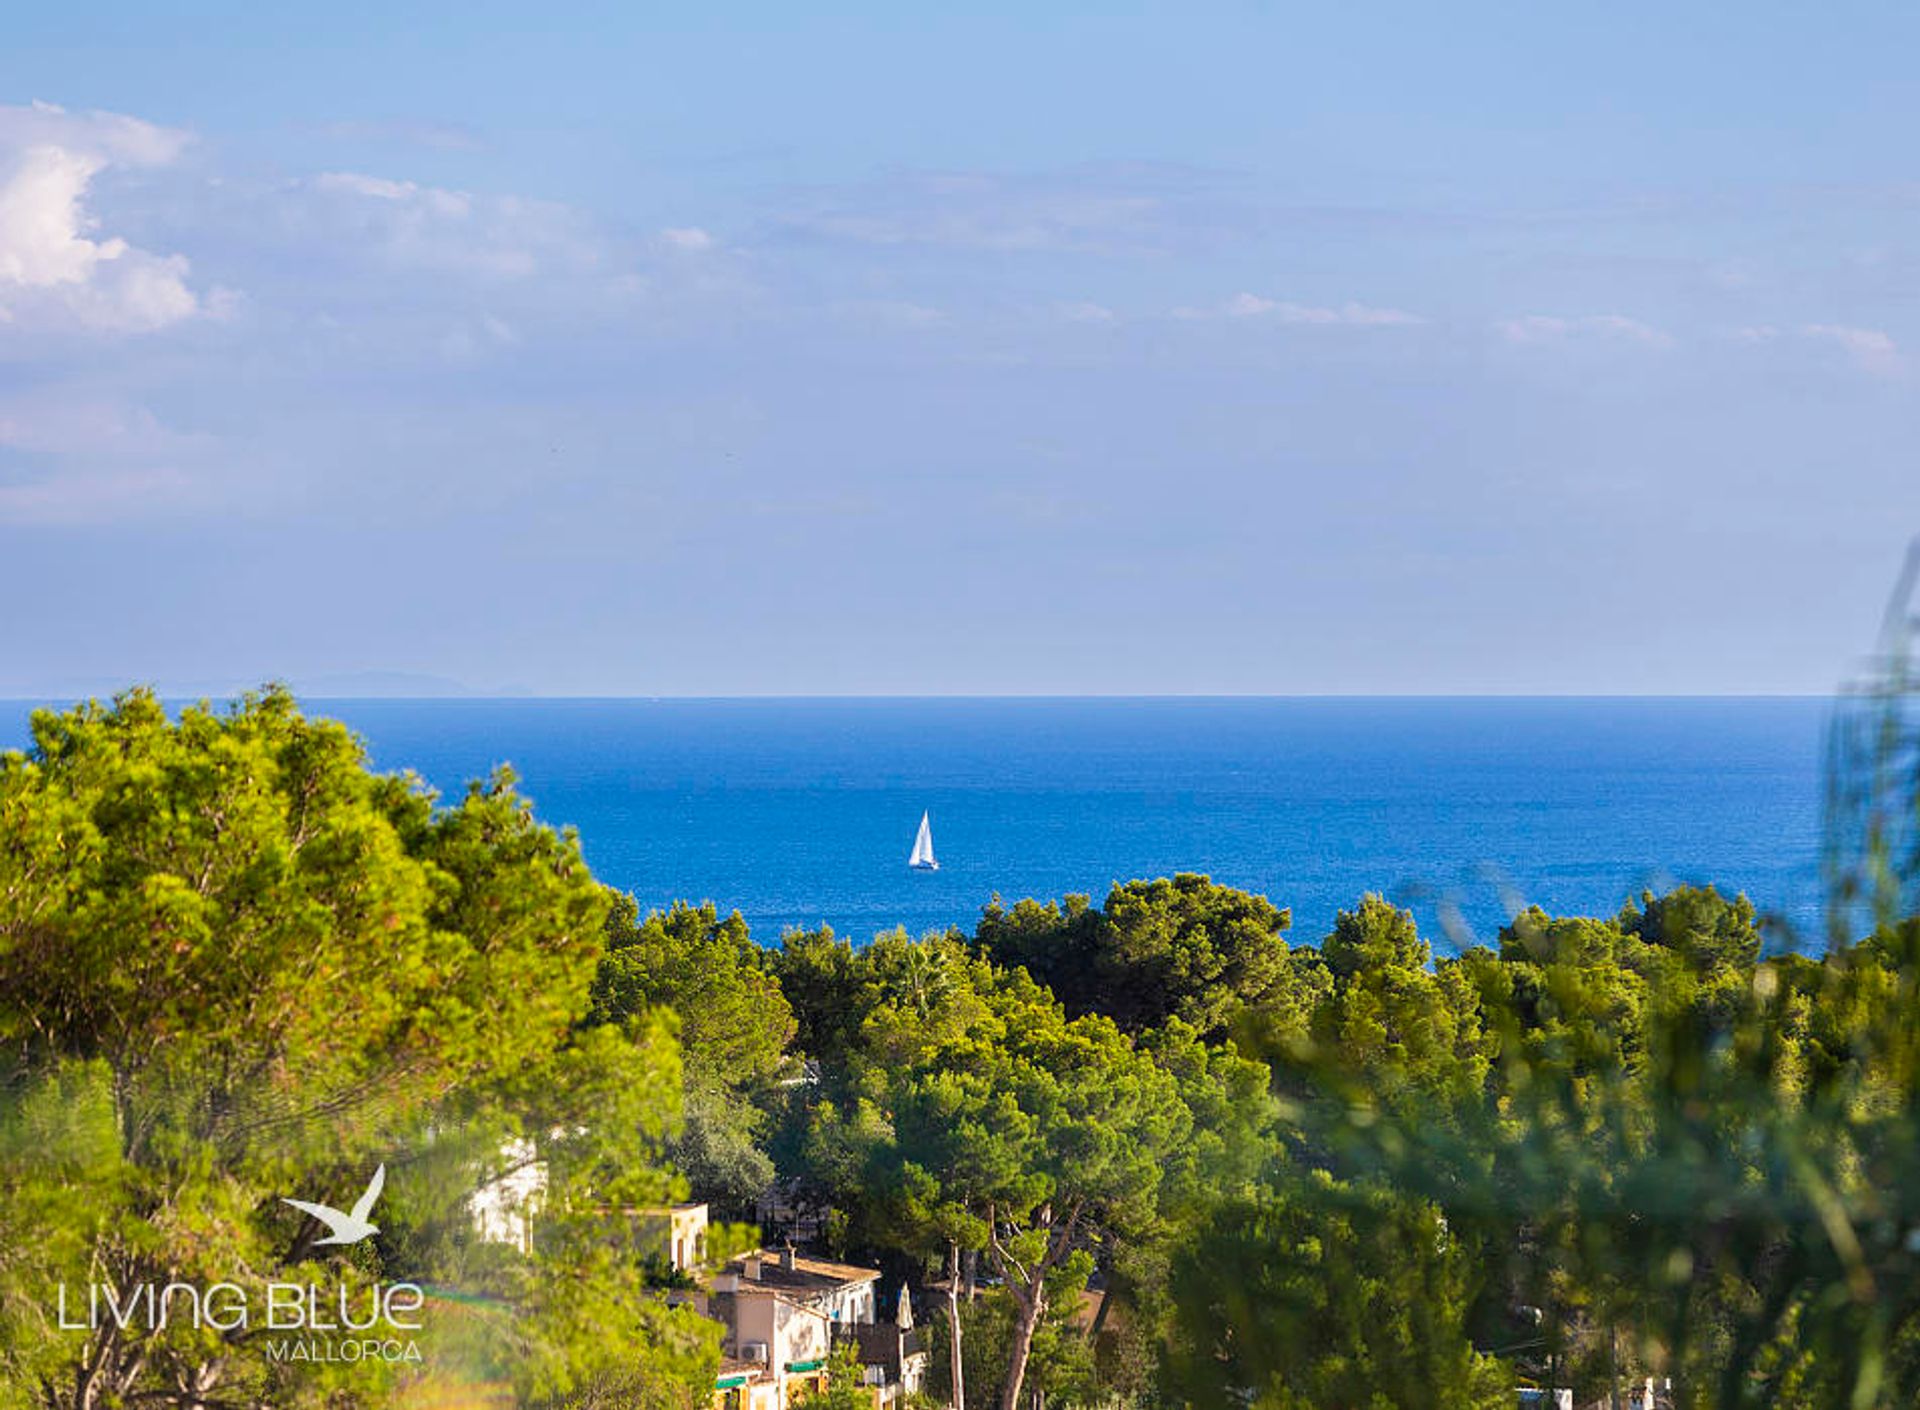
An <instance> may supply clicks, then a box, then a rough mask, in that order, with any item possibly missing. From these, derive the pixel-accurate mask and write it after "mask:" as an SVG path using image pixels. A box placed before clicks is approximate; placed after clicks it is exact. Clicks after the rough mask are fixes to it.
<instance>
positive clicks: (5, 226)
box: [0, 103, 203, 333]
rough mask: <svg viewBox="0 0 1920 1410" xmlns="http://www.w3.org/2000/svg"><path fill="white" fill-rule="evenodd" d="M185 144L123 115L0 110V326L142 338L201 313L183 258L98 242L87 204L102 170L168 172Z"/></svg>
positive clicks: (118, 241)
mask: <svg viewBox="0 0 1920 1410" xmlns="http://www.w3.org/2000/svg"><path fill="white" fill-rule="evenodd" d="M186 141H187V137H186V134H185V133H181V132H176V131H173V130H170V129H167V128H162V127H156V126H154V125H153V124H151V123H146V122H141V121H140V120H139V119H138V118H131V117H124V116H121V115H120V114H117V113H69V112H67V111H66V110H65V109H63V108H58V107H55V106H53V105H52V104H50V103H34V104H32V105H31V106H28V107H0V323H4V324H7V325H11V326H13V327H16V328H21V329H41V328H47V329H60V328H74V327H78V328H84V329H89V330H93V331H97V332H108V333H145V332H152V331H154V330H155V329H159V328H164V327H167V326H168V325H169V324H173V323H178V322H180V321H181V320H183V319H186V318H191V317H193V316H194V315H195V314H196V313H199V312H202V311H203V305H202V301H201V298H200V296H199V295H197V294H196V293H195V292H194V291H193V290H192V289H191V288H190V287H188V284H187V274H188V265H187V261H186V259H185V257H184V256H181V255H177V254H172V255H163V254H154V253H151V252H149V251H147V250H142V249H139V248H138V247H136V246H134V245H132V244H129V243H128V242H127V241H126V240H125V239H123V238H120V237H118V236H106V237H104V238H101V237H100V235H99V221H98V219H97V218H96V217H95V216H94V215H93V214H92V212H91V211H90V210H89V208H88V205H87V197H88V195H89V192H90V189H91V187H92V185H93V181H94V178H95V177H97V176H99V175H100V174H101V173H102V172H105V171H107V170H109V169H112V168H115V167H128V168H131V167H157V166H165V165H167V164H168V163H170V162H172V161H174V160H175V159H176V158H177V157H178V156H179V154H180V151H181V149H182V148H183V147H184V146H185V145H186Z"/></svg>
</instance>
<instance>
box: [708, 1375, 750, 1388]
mask: <svg viewBox="0 0 1920 1410" xmlns="http://www.w3.org/2000/svg"><path fill="white" fill-rule="evenodd" d="M746 1383H747V1378H746V1377H745V1376H743V1375H742V1376H721V1377H719V1378H718V1379H717V1380H715V1381H714V1383H713V1388H714V1389H715V1390H732V1389H733V1388H734V1387H735V1386H743V1385H745V1384H746Z"/></svg>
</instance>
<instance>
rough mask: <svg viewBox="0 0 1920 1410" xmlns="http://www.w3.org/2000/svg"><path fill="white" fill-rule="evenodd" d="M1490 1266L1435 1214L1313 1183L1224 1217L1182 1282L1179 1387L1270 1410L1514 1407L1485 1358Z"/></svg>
mask: <svg viewBox="0 0 1920 1410" xmlns="http://www.w3.org/2000/svg"><path fill="white" fill-rule="evenodd" d="M1482 1266H1483V1265H1482V1259H1481V1257H1480V1254H1479V1251H1478V1250H1476V1249H1473V1248H1470V1247H1466V1246H1463V1245H1462V1243H1461V1242H1460V1240H1459V1238H1458V1237H1457V1235H1456V1234H1455V1233H1454V1231H1453V1230H1451V1229H1450V1228H1449V1227H1448V1225H1447V1223H1446V1221H1445V1220H1444V1219H1443V1218H1442V1217H1441V1216H1440V1214H1439V1212H1438V1211H1437V1210H1435V1209H1434V1208H1433V1207H1432V1206H1431V1205H1428V1204H1424V1203H1419V1202H1415V1201H1410V1200H1408V1199H1406V1198H1404V1197H1402V1196H1399V1195H1397V1194H1395V1193H1393V1192H1391V1191H1387V1190H1383V1189H1379V1188H1356V1187H1353V1186H1349V1185H1345V1184H1342V1183H1341V1182H1339V1181H1336V1180H1335V1179H1334V1178H1333V1177H1331V1176H1330V1175H1328V1174H1327V1173H1326V1172H1324V1171H1313V1172H1308V1173H1306V1174H1305V1175H1304V1177H1303V1178H1298V1179H1293V1180H1290V1181H1288V1182H1287V1183H1286V1184H1285V1186H1284V1187H1283V1188H1282V1189H1280V1190H1277V1191H1275V1192H1273V1193H1271V1194H1267V1195H1263V1196H1260V1197H1257V1198H1255V1199H1251V1200H1245V1201H1234V1202H1231V1203H1229V1204H1226V1205H1224V1206H1222V1207H1221V1208H1220V1209H1219V1210H1218V1212H1217V1213H1216V1214H1215V1215H1214V1217H1213V1218H1212V1220H1210V1221H1209V1223H1208V1225H1207V1226H1206V1228H1205V1229H1204V1231H1203V1232H1202V1233H1201V1235H1200V1237H1199V1238H1198V1239H1196V1240H1195V1241H1194V1243H1193V1244H1192V1245H1191V1246H1190V1247H1188V1248H1187V1249H1186V1250H1184V1251H1183V1252H1182V1254H1181V1256H1180V1259H1179V1261H1178V1263H1177V1265H1176V1268H1175V1273H1174V1292H1175V1298H1176V1301H1177V1302H1178V1304H1179V1308H1180V1330H1181V1333H1182V1335H1181V1336H1180V1337H1179V1338H1177V1339H1176V1340H1175V1342H1174V1343H1173V1345H1174V1356H1173V1362H1172V1366H1171V1368H1170V1380H1171V1383H1172V1389H1173V1390H1174V1392H1175V1393H1176V1395H1178V1396H1179V1397H1180V1398H1182V1399H1183V1400H1186V1401H1188V1402H1191V1403H1196V1404H1202V1405H1219V1404H1225V1403H1227V1402H1229V1401H1236V1400H1240V1399H1243V1398H1246V1397H1249V1396H1250V1397H1251V1400H1250V1403H1251V1404H1253V1405H1256V1406H1259V1407H1262V1410H1320V1407H1323V1406H1334V1405H1355V1406H1366V1407H1368V1410H1495V1407H1499V1410H1505V1407H1507V1406H1510V1405H1512V1404H1513V1389H1512V1387H1513V1375H1512V1372H1511V1370H1510V1369H1509V1368H1508V1367H1506V1366H1503V1365H1502V1364H1500V1362H1498V1361H1497V1360H1496V1359H1494V1358H1493V1357H1491V1356H1489V1355H1486V1354H1485V1353H1483V1352H1480V1351H1478V1350H1476V1349H1475V1347H1474V1345H1473V1342H1472V1340H1471V1338H1470V1336H1469V1335H1468V1317H1469V1313H1470V1310H1471V1307H1472V1304H1473V1301H1474V1298H1475V1295H1476V1293H1477V1291H1478V1286H1477V1285H1478V1282H1479V1277H1480V1269H1481V1267H1482Z"/></svg>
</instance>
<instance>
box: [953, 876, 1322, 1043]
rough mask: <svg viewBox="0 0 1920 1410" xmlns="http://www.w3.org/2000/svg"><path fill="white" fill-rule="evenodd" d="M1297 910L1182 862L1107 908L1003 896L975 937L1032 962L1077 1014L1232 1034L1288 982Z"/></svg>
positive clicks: (1007, 956)
mask: <svg viewBox="0 0 1920 1410" xmlns="http://www.w3.org/2000/svg"><path fill="white" fill-rule="evenodd" d="M1288 922H1289V915H1288V913H1287V912H1286V911H1282V910H1278V909H1276V908H1275V907H1274V906H1273V905H1271V904H1270V903H1269V902H1268V901H1267V899H1266V898H1265V897H1264V896H1252V895H1249V894H1247V893H1246V892H1244V891H1235V890H1233V889H1232V888H1230V887H1226V886H1216V885H1214V884H1213V883H1212V882H1211V881H1209V880H1208V879H1207V878H1206V877H1204V876H1195V875H1191V874H1186V873H1183V874H1181V875H1179V876H1176V877H1173V878H1172V879H1171V880H1167V879H1162V880H1159V881H1130V882H1128V883H1126V884H1125V885H1124V886H1115V887H1114V888H1113V889H1112V891H1110V892H1109V893H1108V895H1107V901H1106V905H1105V907H1104V908H1103V909H1100V910H1095V909H1092V908H1091V907H1090V906H1089V905H1088V898H1087V897H1085V896H1069V897H1068V898H1067V900H1066V904H1065V906H1064V907H1061V906H1058V905H1055V904H1052V903H1049V904H1047V905H1044V906H1043V905H1041V904H1039V903H1038V902H1035V901H1021V902H1019V903H1018V904H1016V905H1015V906H1014V907H1013V909H1012V910H1007V909H1006V908H1004V907H1003V906H1002V905H1001V904H1000V903H999V901H998V900H997V899H996V900H995V901H994V903H993V904H991V905H990V906H988V907H987V909H986V912H985V914H984V915H983V916H982V917H981V921H980V925H979V928H978V930H977V931H976V933H975V941H976V943H977V944H978V945H979V946H980V948H981V949H982V950H983V951H984V952H985V953H986V954H988V955H990V956H991V957H992V958H993V960H994V962H995V963H996V964H1000V965H1005V966H1010V967H1011V966H1018V967H1020V968H1024V969H1025V970H1026V971H1027V972H1028V973H1029V974H1031V975H1032V976H1033V977H1034V978H1035V979H1037V980H1038V981H1039V982H1040V983H1042V984H1043V985H1045V986H1047V988H1049V989H1050V990H1052V991H1053V993H1054V995H1055V996H1056V997H1057V998H1058V999H1059V1000H1060V1001H1061V1002H1062V1003H1063V1004H1064V1005H1066V1008H1067V1011H1068V1012H1069V1013H1072V1014H1086V1013H1102V1014H1105V1015H1106V1016H1107V1017H1109V1018H1111V1019H1113V1020H1114V1022H1116V1023H1117V1024H1119V1025H1120V1027H1121V1028H1122V1029H1124V1030H1125V1031H1127V1032H1129V1033H1138V1032H1142V1031H1144V1030H1146V1029H1149V1028H1156V1027H1158V1026H1160V1025H1161V1024H1164V1023H1166V1022H1167V1021H1168V1020H1169V1019H1174V1018H1177V1019H1179V1020H1181V1021H1182V1022H1184V1023H1187V1024H1190V1025H1192V1026H1193V1027H1194V1028H1196V1029H1198V1030H1200V1032H1201V1033H1202V1034H1204V1035H1206V1036H1208V1037H1211V1038H1218V1037H1221V1036H1224V1035H1225V1034H1226V1033H1227V1032H1228V1031H1229V1030H1230V1028H1231V1027H1232V1025H1233V1023H1234V1021H1235V1020H1236V1018H1238V1017H1239V1015H1240V1014H1241V1013H1242V1011H1243V1010H1244V1009H1246V1008H1247V1007H1249V1006H1257V1005H1259V1004H1262V1003H1265V1002H1269V1001H1271V1000H1272V999H1274V998H1275V997H1276V995H1277V994H1278V993H1279V991H1281V990H1282V989H1283V988H1284V987H1285V986H1286V984H1287V980H1288V966H1287V955H1288V951H1287V944H1286V941H1285V940H1284V939H1282V938H1281V936H1282V934H1283V932H1284V931H1285V930H1286V928H1287V925H1288Z"/></svg>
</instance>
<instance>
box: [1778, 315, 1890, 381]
mask: <svg viewBox="0 0 1920 1410" xmlns="http://www.w3.org/2000/svg"><path fill="white" fill-rule="evenodd" d="M1800 332H1801V334H1802V336H1804V337H1808V338H1815V339H1818V340H1820V341H1822V342H1828V343H1833V344H1835V345H1837V346H1838V347H1839V348H1840V349H1841V350H1842V351H1843V352H1845V353H1846V355H1847V356H1848V357H1850V358H1852V359H1853V363H1854V365H1855V366H1856V367H1858V368H1860V370H1861V371H1863V372H1871V373H1873V374H1874V375H1875V376H1876V377H1892V376H1896V375H1898V374H1899V372H1900V371H1901V370H1902V368H1903V366H1904V363H1903V362H1902V359H1901V357H1900V345H1899V344H1898V343H1896V342H1894V340H1893V338H1892V337H1891V336H1890V335H1889V334H1887V333H1883V332H1882V331H1881V330H1880V329H1878V328H1855V327H1850V326H1848V325H1846V324H1842V323H1809V324H1807V325H1806V326H1805V327H1803V328H1802V329H1801V330H1800Z"/></svg>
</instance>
